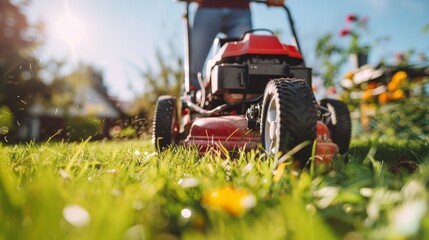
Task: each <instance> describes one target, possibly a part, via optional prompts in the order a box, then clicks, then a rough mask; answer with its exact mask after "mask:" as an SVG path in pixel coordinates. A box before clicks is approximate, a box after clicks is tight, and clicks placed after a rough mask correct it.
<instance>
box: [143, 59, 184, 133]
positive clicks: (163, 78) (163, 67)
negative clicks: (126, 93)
mask: <svg viewBox="0 0 429 240" xmlns="http://www.w3.org/2000/svg"><path fill="white" fill-rule="evenodd" d="M171 52H173V53H174V51H171ZM170 59H172V61H170V62H169V61H168V58H167V57H165V56H163V55H162V54H161V52H160V51H157V54H156V60H157V65H158V70H156V71H155V70H153V68H151V67H148V68H147V69H146V70H141V71H140V73H141V75H142V77H143V80H144V81H145V82H146V85H145V86H147V89H145V93H144V94H143V95H142V96H141V97H139V98H137V100H136V101H135V104H134V112H135V113H139V112H146V113H147V114H148V117H147V119H146V124H150V123H151V121H152V118H153V110H154V106H155V104H156V101H157V100H158V97H159V96H161V95H173V96H180V93H181V87H182V82H183V78H184V73H183V61H182V59H181V58H180V57H179V56H177V55H175V54H174V55H173V57H172V58H170Z"/></svg>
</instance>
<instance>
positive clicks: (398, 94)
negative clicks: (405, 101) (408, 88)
mask: <svg viewBox="0 0 429 240" xmlns="http://www.w3.org/2000/svg"><path fill="white" fill-rule="evenodd" d="M404 97H405V92H404V91H403V90H402V89H398V90H396V91H394V92H393V93H392V96H391V98H392V99H393V100H398V99H401V98H404Z"/></svg>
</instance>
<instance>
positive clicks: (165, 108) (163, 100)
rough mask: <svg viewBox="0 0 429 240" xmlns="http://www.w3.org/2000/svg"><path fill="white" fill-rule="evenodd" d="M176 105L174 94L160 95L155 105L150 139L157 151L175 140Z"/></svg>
mask: <svg viewBox="0 0 429 240" xmlns="http://www.w3.org/2000/svg"><path fill="white" fill-rule="evenodd" d="M177 123H178V122H177V106H176V98H175V97H174V96H161V97H159V98H158V102H157V103H156V107H155V114H154V118H153V135H152V141H153V143H154V144H155V148H156V150H157V151H163V150H165V149H166V148H167V147H169V146H170V145H173V144H174V143H175V142H176V136H177V132H178V130H177V129H178V126H177Z"/></svg>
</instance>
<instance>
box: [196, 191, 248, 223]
mask: <svg viewBox="0 0 429 240" xmlns="http://www.w3.org/2000/svg"><path fill="white" fill-rule="evenodd" d="M201 201H202V203H203V205H204V206H205V207H208V208H214V209H220V210H223V211H225V212H227V213H229V214H231V215H233V216H240V215H242V214H244V213H245V212H246V211H247V210H248V209H250V208H252V207H254V206H255V205H256V198H255V196H253V195H252V194H251V193H250V192H249V191H247V190H246V189H237V188H234V187H232V186H224V187H220V188H215V189H210V190H208V191H206V192H205V193H204V194H203V197H202V200H201Z"/></svg>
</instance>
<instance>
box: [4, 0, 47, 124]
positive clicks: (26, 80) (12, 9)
mask: <svg viewBox="0 0 429 240" xmlns="http://www.w3.org/2000/svg"><path fill="white" fill-rule="evenodd" d="M14 2H16V1H14ZM24 3H25V2H23V3H20V4H19V3H15V4H13V3H12V2H11V1H9V0H1V1H0V29H1V31H0V106H8V107H9V108H10V110H11V111H12V112H13V114H14V116H15V120H16V121H17V122H19V121H20V120H21V119H22V118H23V117H24V115H25V112H26V110H28V108H29V106H30V104H31V103H32V102H33V101H34V100H35V98H37V97H38V96H41V97H43V94H41V93H44V91H45V85H44V84H43V83H42V82H41V81H40V79H39V77H38V71H39V70H40V68H41V67H40V63H39V61H38V60H37V59H36V58H35V57H34V55H33V53H34V49H35V48H36V47H37V46H38V45H39V43H38V40H37V33H38V32H40V29H38V28H37V27H35V26H30V25H29V23H28V22H27V18H26V16H25V15H24V14H23V13H22V7H23V4H24Z"/></svg>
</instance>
